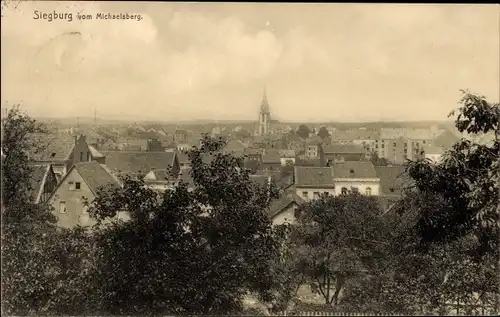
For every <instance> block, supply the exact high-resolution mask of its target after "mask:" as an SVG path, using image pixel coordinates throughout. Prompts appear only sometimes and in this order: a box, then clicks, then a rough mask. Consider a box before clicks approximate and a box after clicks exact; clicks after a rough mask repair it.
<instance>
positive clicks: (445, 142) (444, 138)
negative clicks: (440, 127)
mask: <svg viewBox="0 0 500 317" xmlns="http://www.w3.org/2000/svg"><path fill="white" fill-rule="evenodd" d="M459 140H460V137H458V136H457V135H455V134H454V133H453V132H451V131H450V130H449V129H445V130H444V131H443V132H442V133H441V134H440V135H438V136H437V137H436V138H435V139H434V141H432V144H434V145H436V146H440V147H444V148H447V149H448V148H451V147H452V146H453V144H455V143H457V142H458V141H459Z"/></svg>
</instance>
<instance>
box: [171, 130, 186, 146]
mask: <svg viewBox="0 0 500 317" xmlns="http://www.w3.org/2000/svg"><path fill="white" fill-rule="evenodd" d="M188 135H189V133H188V132H187V131H186V130H180V129H177V130H175V133H174V141H175V142H176V143H184V142H185V141H186V140H187V137H188Z"/></svg>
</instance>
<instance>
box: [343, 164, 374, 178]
mask: <svg viewBox="0 0 500 317" xmlns="http://www.w3.org/2000/svg"><path fill="white" fill-rule="evenodd" d="M333 177H334V178H377V172H376V171H375V167H374V166H373V164H372V163H371V162H368V161H346V162H343V163H333Z"/></svg>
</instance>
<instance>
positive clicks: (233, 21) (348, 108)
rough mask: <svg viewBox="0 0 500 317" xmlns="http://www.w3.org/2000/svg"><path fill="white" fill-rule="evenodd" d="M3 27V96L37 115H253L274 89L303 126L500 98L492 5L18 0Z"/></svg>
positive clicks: (425, 116) (416, 113) (426, 112)
mask: <svg viewBox="0 0 500 317" xmlns="http://www.w3.org/2000/svg"><path fill="white" fill-rule="evenodd" d="M36 10H37V11H39V12H45V13H54V12H56V13H72V15H73V16H72V18H73V19H72V21H71V22H70V21H68V20H67V19H65V20H61V19H58V20H53V21H51V22H49V21H48V20H47V19H45V20H44V19H34V17H35V16H36V14H35V11H36ZM98 12H101V13H108V12H109V13H113V14H118V13H128V14H140V15H141V17H142V19H141V20H140V21H137V20H96V19H95V14H96V13H98ZM77 13H83V14H92V15H93V17H94V19H93V20H79V19H77V17H76V15H77ZM1 36H2V38H1V40H2V46H1V53H2V57H1V68H0V69H1V75H2V81H1V97H2V98H1V99H2V105H11V104H21V106H22V107H23V108H24V109H26V110H27V112H28V113H29V114H30V115H33V116H45V117H47V116H49V117H67V116H82V117H83V116H85V117H93V116H94V109H96V111H97V116H98V117H101V118H105V119H126V120H128V119H134V120H165V121H175V120H192V119H194V120H204V119H206V120H257V116H258V111H259V105H260V102H261V100H262V94H263V90H264V87H266V88H267V96H268V100H269V104H270V108H271V113H272V116H273V117H274V118H276V119H278V120H281V121H300V122H306V121H315V122H319V121H320V122H325V121H345V122H350V121H379V120H389V121H392V120H394V121H408V120H445V119H446V117H447V115H448V113H449V112H450V111H451V110H452V109H453V108H456V107H457V106H458V101H459V99H460V89H470V90H471V91H472V92H475V93H479V94H481V95H484V96H486V97H487V98H488V100H490V101H493V102H497V101H498V100H499V99H500V97H499V94H500V43H499V42H500V7H499V6H498V5H495V4H489V5H487V4H482V5H479V4H478V5H451V4H446V5H408V4H380V3H377V4H333V3H321V4H312V3H309V4H295V3H279V4H277V3H160V2H148V3H144V2H143V3H134V2H121V3H120V2H100V1H99V2H68V1H64V2H56V1H22V2H19V1H11V4H10V5H9V6H6V7H3V8H2V18H1Z"/></svg>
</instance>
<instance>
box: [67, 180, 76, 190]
mask: <svg viewBox="0 0 500 317" xmlns="http://www.w3.org/2000/svg"><path fill="white" fill-rule="evenodd" d="M68 185H69V190H75V183H73V182H68Z"/></svg>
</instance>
